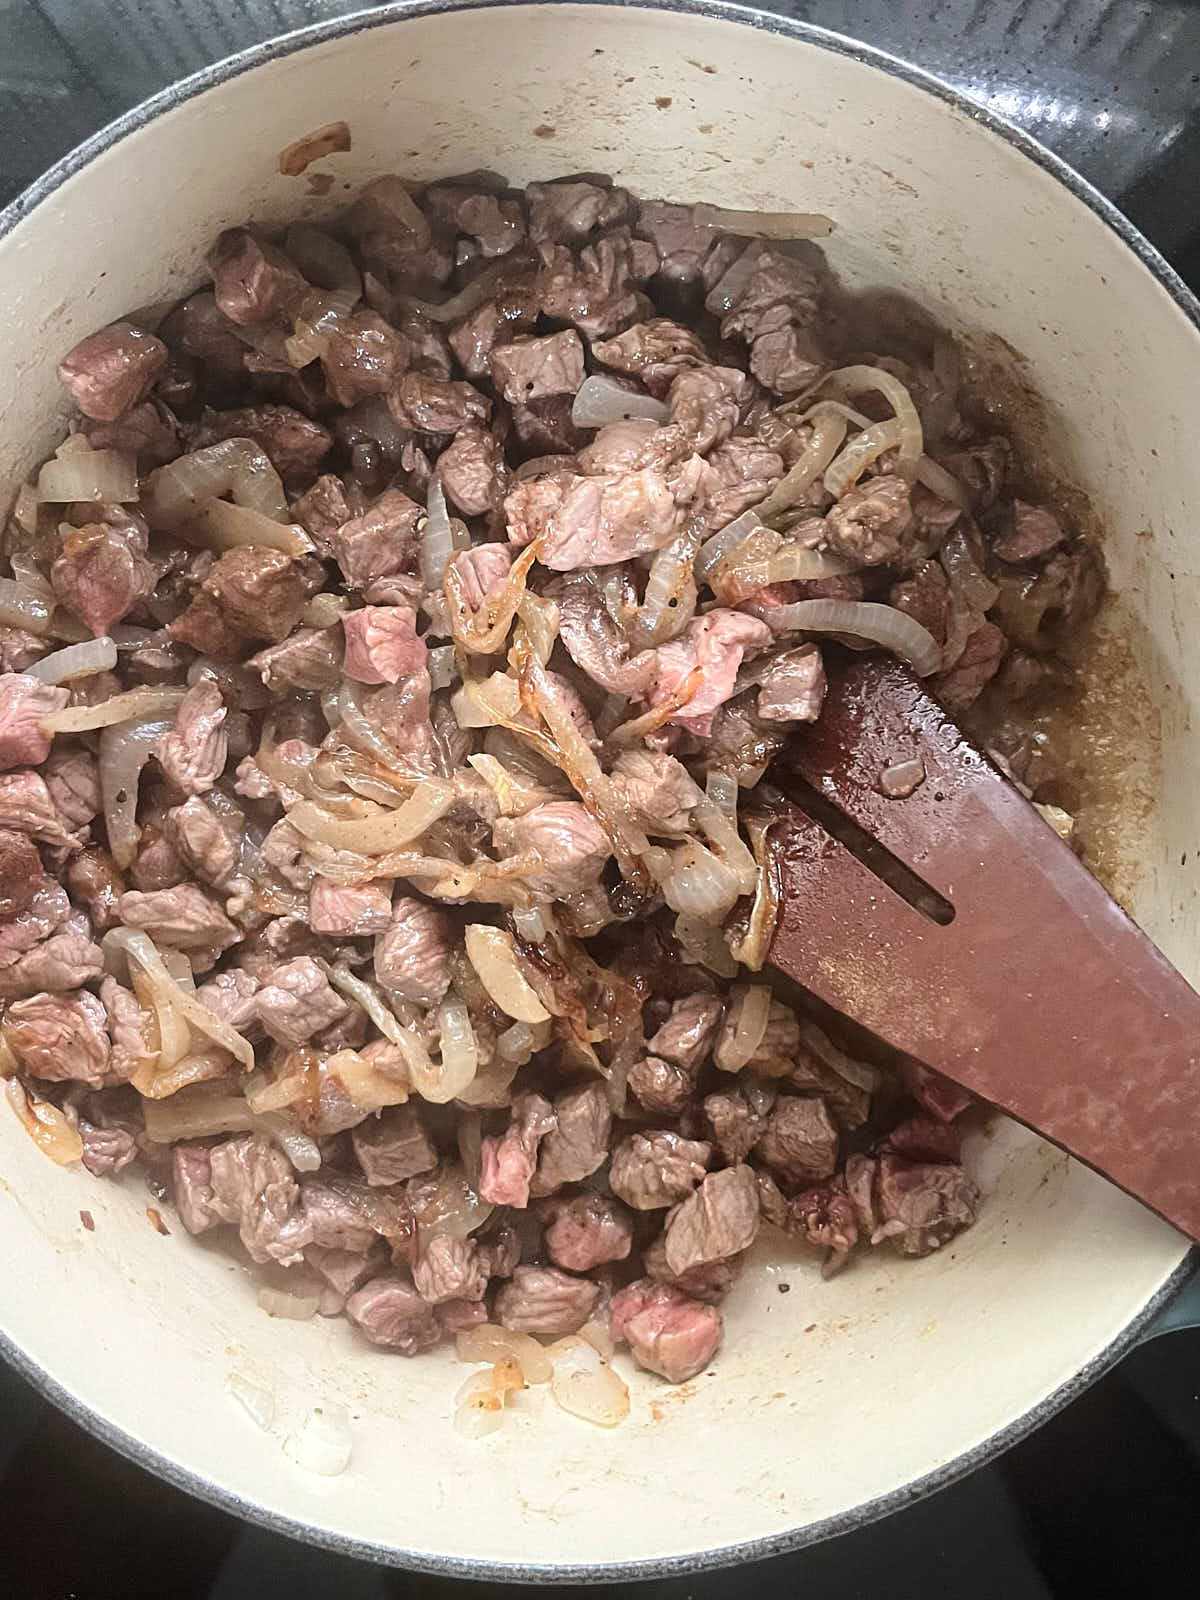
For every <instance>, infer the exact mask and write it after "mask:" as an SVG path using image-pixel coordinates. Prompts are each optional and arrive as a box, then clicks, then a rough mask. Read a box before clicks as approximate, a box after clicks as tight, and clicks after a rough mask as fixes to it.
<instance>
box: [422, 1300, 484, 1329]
mask: <svg viewBox="0 0 1200 1600" xmlns="http://www.w3.org/2000/svg"><path fill="white" fill-rule="evenodd" d="M434 1315H435V1316H436V1317H437V1319H438V1326H439V1327H440V1328H441V1330H442V1332H443V1333H444V1334H447V1335H448V1336H450V1337H451V1338H452V1337H453V1336H454V1335H455V1334H456V1333H464V1332H465V1331H466V1330H467V1329H468V1328H478V1327H479V1325H480V1324H481V1323H483V1322H486V1321H487V1320H488V1308H487V1304H486V1302H484V1301H483V1300H447V1301H446V1302H445V1304H444V1305H440V1306H435V1307H434Z"/></svg>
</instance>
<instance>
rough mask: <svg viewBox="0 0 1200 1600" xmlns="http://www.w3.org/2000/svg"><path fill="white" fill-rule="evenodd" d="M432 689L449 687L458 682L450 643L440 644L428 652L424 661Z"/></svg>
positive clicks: (452, 647)
mask: <svg viewBox="0 0 1200 1600" xmlns="http://www.w3.org/2000/svg"><path fill="white" fill-rule="evenodd" d="M426 664H427V666H428V669H429V684H430V687H431V688H433V689H450V688H453V686H454V685H455V684H456V683H457V682H458V665H457V658H456V656H455V651H454V646H453V645H452V644H440V645H437V646H436V647H435V648H434V649H432V650H431V651H430V652H429V660H428V662H427V663H426Z"/></svg>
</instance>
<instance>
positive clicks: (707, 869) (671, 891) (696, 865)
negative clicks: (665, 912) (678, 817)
mask: <svg viewBox="0 0 1200 1600" xmlns="http://www.w3.org/2000/svg"><path fill="white" fill-rule="evenodd" d="M669 855H670V863H671V864H670V868H669V870H668V871H667V873H666V874H665V876H664V877H663V878H662V879H661V887H662V892H663V897H664V899H665V900H666V902H667V904H668V905H669V906H670V907H671V910H672V911H679V912H681V913H683V915H684V916H689V917H698V918H699V919H700V920H701V921H702V922H711V923H714V924H715V923H718V922H720V921H722V920H723V919H724V917H725V916H726V915H727V914H728V913H729V911H730V910H731V909H732V908H733V906H734V904H735V902H736V901H737V898H738V894H739V892H740V891H739V888H738V882H739V879H738V874H737V873H736V872H735V871H734V870H733V868H732V867H728V866H726V864H725V863H724V862H723V861H721V860H720V859H719V858H718V857H717V856H715V855H713V853H712V851H711V850H708V849H706V848H705V846H704V845H702V844H701V843H700V842H699V840H697V839H688V840H686V841H685V842H684V843H683V844H681V845H680V846H679V848H678V849H677V850H673V851H671V852H669Z"/></svg>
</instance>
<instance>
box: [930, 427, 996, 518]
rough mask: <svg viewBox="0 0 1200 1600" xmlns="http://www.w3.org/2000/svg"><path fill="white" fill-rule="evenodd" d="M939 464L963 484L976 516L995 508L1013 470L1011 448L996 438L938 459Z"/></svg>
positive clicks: (940, 456)
mask: <svg viewBox="0 0 1200 1600" xmlns="http://www.w3.org/2000/svg"><path fill="white" fill-rule="evenodd" d="M937 459H938V461H939V462H940V463H941V464H942V466H944V467H945V469H946V471H947V472H949V473H952V474H953V476H954V477H956V478H957V479H958V481H959V482H960V483H961V484H962V486H963V488H964V489H965V490H966V491H967V494H968V495H969V496H970V500H971V510H972V511H974V512H975V513H976V514H978V513H979V512H981V511H987V510H988V509H989V507H991V506H993V505H995V503H996V500H997V499H998V498H999V495H1000V491H1001V490H1002V489H1003V488H1004V486H1005V484H1006V483H1007V481H1008V476H1009V473H1010V472H1011V470H1012V446H1011V445H1010V444H1009V442H1008V440H1007V439H1002V438H1000V437H999V436H996V437H994V438H991V439H987V440H985V441H984V443H983V444H978V445H971V446H969V447H968V448H967V449H965V450H957V451H952V452H951V453H950V454H948V455H939V456H938V458H937Z"/></svg>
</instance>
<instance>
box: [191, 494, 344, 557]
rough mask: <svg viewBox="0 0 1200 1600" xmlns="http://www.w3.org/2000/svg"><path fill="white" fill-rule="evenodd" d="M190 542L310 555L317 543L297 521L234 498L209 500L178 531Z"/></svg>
mask: <svg viewBox="0 0 1200 1600" xmlns="http://www.w3.org/2000/svg"><path fill="white" fill-rule="evenodd" d="M174 531H175V532H176V533H178V535H179V537H180V538H181V539H185V540H186V541H187V542H188V544H196V545H201V546H203V548H204V549H206V550H221V551H224V550H240V549H241V548H242V547H243V546H245V545H266V546H267V547H268V548H269V549H271V550H282V551H283V553H284V555H287V556H310V555H312V553H313V542H312V540H311V539H310V538H309V536H308V535H307V534H306V533H305V531H304V529H303V528H301V527H299V526H298V525H297V524H296V523H292V522H280V521H277V520H276V519H275V518H273V517H267V516H264V515H263V513H262V512H261V511H254V510H252V509H251V508H250V507H249V506H237V505H234V504H233V502H232V501H230V500H209V501H207V502H206V504H205V505H204V506H202V507H201V509H200V513H199V515H198V516H196V517H194V518H193V519H192V521H190V522H188V523H185V524H184V525H183V526H182V527H179V528H177V529H175V530H174Z"/></svg>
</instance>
